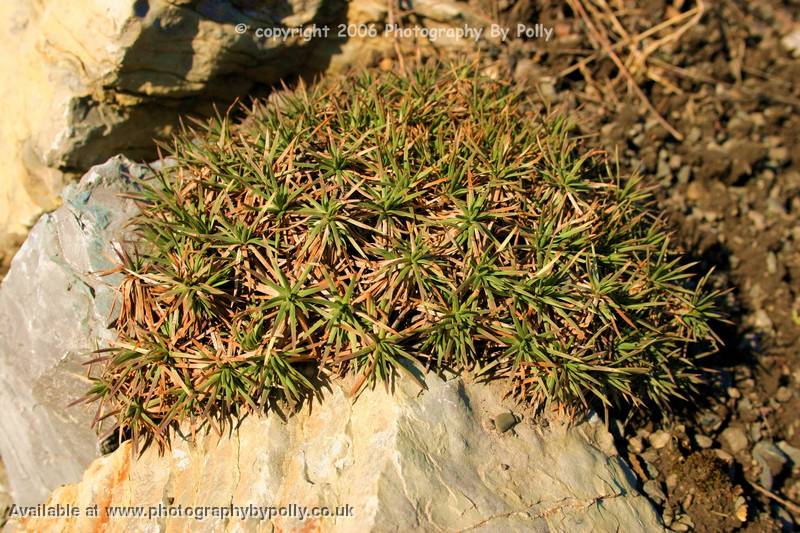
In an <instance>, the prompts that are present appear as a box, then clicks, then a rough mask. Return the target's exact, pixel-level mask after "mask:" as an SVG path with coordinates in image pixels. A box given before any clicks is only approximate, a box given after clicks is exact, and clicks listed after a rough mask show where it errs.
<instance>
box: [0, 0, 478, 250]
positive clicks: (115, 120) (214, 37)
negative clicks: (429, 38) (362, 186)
mask: <svg viewBox="0 0 800 533" xmlns="http://www.w3.org/2000/svg"><path fill="white" fill-rule="evenodd" d="M389 4H390V3H389V2H384V1H382V0H354V1H352V2H343V1H339V0H333V1H323V0H287V1H285V2H258V1H255V0H116V1H114V2H108V1H107V0H79V1H70V2H56V1H54V0H39V1H34V0H14V1H6V2H0V72H2V73H3V75H4V77H3V79H2V80H0V101H2V102H3V104H4V107H3V110H4V113H3V116H2V118H0V168H2V169H3V173H2V175H0V256H2V255H3V254H4V253H8V252H9V251H10V250H11V249H13V247H14V246H13V245H14V243H16V242H18V241H19V240H20V237H21V236H24V234H25V233H26V232H27V228H28V227H29V226H30V225H31V224H32V223H33V222H34V221H35V219H36V217H37V216H39V214H41V213H42V212H44V211H48V210H51V209H53V208H55V207H56V206H57V205H58V203H59V194H60V191H61V188H62V187H63V185H64V183H66V182H67V181H68V180H69V179H71V178H73V177H77V176H79V175H80V174H81V173H82V172H84V171H85V170H87V169H88V168H89V167H90V166H91V165H94V164H98V163H100V162H102V161H104V160H106V159H107V158H108V157H111V156H112V155H114V154H118V153H124V154H125V155H126V156H128V157H131V158H134V159H153V158H154V156H155V150H154V145H153V143H152V139H153V138H163V137H165V136H168V135H169V133H170V132H171V131H172V130H173V129H174V127H175V125H176V123H177V120H178V117H179V116H184V115H187V114H192V115H196V114H200V115H202V114H207V113H209V112H210V111H211V108H212V104H217V105H219V106H220V107H221V108H222V109H223V110H224V108H226V107H227V106H228V104H230V103H231V102H232V101H233V100H234V99H235V98H237V97H246V96H248V95H249V93H250V92H251V91H252V89H253V87H254V85H255V84H262V85H263V84H274V83H276V82H278V81H279V80H280V79H281V78H282V77H284V76H287V75H290V74H298V73H299V74H303V75H306V76H309V75H312V74H314V73H318V72H324V71H327V72H344V71H346V70H348V69H350V68H353V67H362V66H365V65H368V64H371V63H374V62H376V61H377V60H379V59H380V58H381V57H383V56H386V55H387V54H391V53H393V52H394V50H395V43H397V44H398V46H399V47H400V48H401V49H403V50H415V49H416V48H417V47H418V46H420V47H421V48H423V49H424V48H426V46H427V44H429V43H427V44H426V42H424V40H423V41H419V40H410V39H400V40H399V42H398V41H397V40H396V39H393V38H390V37H387V36H386V35H385V31H384V29H385V25H386V24H389V23H393V22H397V23H399V22H400V19H399V14H397V13H391V12H390V11H389V9H388V6H389ZM412 4H413V8H412V9H411V10H410V11H409V12H407V14H408V15H409V16H410V20H411V22H407V23H406V24H407V25H409V26H414V27H416V26H419V27H434V28H435V27H455V26H463V25H465V24H467V25H469V26H472V27H480V26H485V25H488V24H490V20H489V19H488V18H487V16H486V11H485V7H481V2H477V3H476V2H464V1H455V0H447V1H443V2H434V1H431V0H419V1H417V2H414V3H412ZM365 24H374V25H375V27H376V29H377V34H376V36H375V37H370V36H361V37H359V36H353V37H345V38H341V37H340V35H339V33H340V31H339V28H340V25H344V27H345V28H359V27H361V26H363V25H365ZM312 25H313V26H316V27H319V28H327V29H328V33H327V38H323V37H322V35H323V34H317V35H316V36H315V37H314V38H312V39H306V38H305V37H304V36H302V35H291V36H290V37H288V38H273V39H264V38H260V37H259V35H258V34H257V30H258V29H259V28H261V29H263V28H275V27H287V28H295V29H298V28H310V27H311V26H312ZM237 26H238V27H239V28H240V29H239V31H237ZM356 33H358V30H356ZM434 46H435V47H438V48H453V47H465V48H468V49H469V48H474V47H475V43H474V42H473V41H471V40H469V39H462V40H457V41H452V40H449V41H448V40H447V39H443V40H441V41H440V42H437V43H434ZM2 262H3V260H2V257H0V263H2Z"/></svg>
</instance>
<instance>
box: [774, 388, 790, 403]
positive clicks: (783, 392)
mask: <svg viewBox="0 0 800 533" xmlns="http://www.w3.org/2000/svg"><path fill="white" fill-rule="evenodd" d="M775 399H776V400H778V401H779V402H781V403H786V402H788V401H789V400H791V399H792V389H790V388H789V387H779V388H778V392H776V393H775Z"/></svg>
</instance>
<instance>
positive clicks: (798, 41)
mask: <svg viewBox="0 0 800 533" xmlns="http://www.w3.org/2000/svg"><path fill="white" fill-rule="evenodd" d="M781 44H782V45H783V46H784V48H786V49H787V50H788V51H789V52H791V53H792V55H794V57H800V25H798V26H796V27H795V28H794V29H793V30H792V31H790V32H788V33H787V34H786V35H784V36H783V39H781Z"/></svg>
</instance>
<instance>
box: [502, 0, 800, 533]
mask: <svg viewBox="0 0 800 533" xmlns="http://www.w3.org/2000/svg"><path fill="white" fill-rule="evenodd" d="M536 5H537V6H539V7H538V8H537V9H535V10H534V11H533V12H532V13H531V16H530V23H531V24H533V23H540V24H543V25H544V26H546V27H552V28H554V34H555V35H554V38H553V39H551V40H550V41H549V42H544V41H543V40H532V41H516V42H513V43H510V44H509V45H508V48H507V49H505V50H502V51H501V50H498V51H497V64H498V68H500V69H501V70H502V69H504V68H507V67H508V68H510V69H512V70H511V71H512V72H513V76H514V78H515V79H516V80H517V81H519V82H520V83H526V84H529V85H530V87H531V90H533V91H537V92H538V93H539V94H540V95H541V96H542V97H544V98H545V99H546V100H549V101H550V102H551V103H552V105H553V108H554V109H558V110H561V111H566V112H568V113H570V114H574V116H575V117H576V123H577V125H578V129H579V132H580V134H581V135H583V136H585V138H586V143H587V145H590V146H592V147H598V146H600V147H603V148H604V149H605V150H607V152H608V155H609V158H610V160H611V161H612V162H616V161H618V162H619V164H620V166H621V169H622V172H623V173H628V174H630V173H633V172H637V173H640V174H642V175H643V176H644V177H645V178H646V179H647V180H648V181H649V182H650V183H653V184H658V185H659V188H658V193H657V194H658V206H659V209H660V210H661V211H662V212H663V214H664V216H665V217H667V218H668V220H669V221H670V223H671V225H672V227H673V228H674V230H675V241H676V242H677V243H678V244H679V245H680V246H681V247H682V248H683V249H684V250H685V251H687V252H688V253H689V254H690V255H691V256H693V257H694V258H695V259H696V260H697V261H698V262H699V263H698V265H697V267H696V270H697V272H698V273H702V272H705V271H707V270H708V269H710V268H714V270H715V273H714V275H713V283H714V285H715V286H717V287H720V288H726V289H729V290H730V292H729V293H728V295H727V297H726V300H725V302H723V305H724V307H725V311H726V313H727V316H728V318H729V320H730V324H717V325H716V330H717V332H718V333H719V334H720V336H721V337H722V339H723V341H724V342H725V347H724V348H723V350H722V352H720V353H719V354H716V355H714V356H712V357H709V358H708V359H707V360H706V365H707V366H708V367H709V368H710V369H712V370H711V371H709V373H708V384H707V385H706V386H705V387H704V388H703V390H702V393H701V395H700V397H699V398H694V399H693V401H692V402H687V403H685V404H683V405H677V406H676V408H675V410H674V411H673V412H670V413H661V412H651V413H647V414H642V413H627V412H617V413H615V416H616V418H617V419H618V420H620V422H618V423H617V424H616V427H615V428H614V429H615V432H616V436H617V438H618V446H619V448H620V450H621V452H622V453H623V455H625V456H627V458H628V460H629V461H630V463H631V465H632V467H633V469H634V470H635V472H636V473H637V475H638V477H639V478H640V482H641V485H642V488H643V491H644V492H645V493H646V494H647V495H648V496H649V497H650V498H651V499H652V501H653V502H654V503H655V505H656V506H657V507H658V508H659V510H660V512H661V513H662V517H663V519H664V522H665V524H666V525H667V527H669V528H671V529H672V530H674V531H690V530H693V531H699V532H728V531H781V530H783V531H795V530H798V529H800V507H798V506H799V505H800V418H798V413H800V59H798V55H800V2H797V1H785V2H778V1H770V0H762V1H756V2H744V1H733V0H724V1H715V2H706V3H700V2H688V1H681V0H674V1H671V2H669V1H660V0H646V1H611V0H608V1H607V2H606V1H602V0H591V1H582V2H578V1H569V2H538V3H537V4H536ZM658 27H661V28H663V29H662V30H660V31H657V32H654V33H653V32H652V30H653V28H658ZM648 32H651V33H650V34H648ZM642 36H644V37H642ZM604 43H605V44H604ZM794 43H797V44H794ZM793 47H796V49H795V50H794V54H795V55H793V50H792V48H793ZM609 50H611V51H612V52H613V53H614V54H615V55H616V56H617V58H618V59H619V62H616V61H614V59H613V58H611V57H610V54H609V53H608V51H609ZM619 63H622V64H623V65H624V66H625V68H624V69H622V68H620V66H619ZM637 88H638V89H637ZM639 91H641V92H639ZM657 115H660V117H661V118H659V117H658V116H657ZM662 119H663V121H662ZM663 122H666V123H668V125H669V127H671V128H672V129H673V130H675V133H676V134H677V135H674V134H672V133H670V131H668V129H669V127H668V126H665V125H664V124H663Z"/></svg>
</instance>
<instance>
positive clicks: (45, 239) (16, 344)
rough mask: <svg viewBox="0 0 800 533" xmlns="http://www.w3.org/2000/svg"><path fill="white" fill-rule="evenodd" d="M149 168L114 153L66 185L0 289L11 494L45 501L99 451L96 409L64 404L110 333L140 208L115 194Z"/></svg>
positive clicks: (2, 449)
mask: <svg viewBox="0 0 800 533" xmlns="http://www.w3.org/2000/svg"><path fill="white" fill-rule="evenodd" d="M144 171H145V169H144V167H141V166H138V165H134V164H133V163H131V162H130V161H128V160H127V159H125V158H123V157H115V158H113V159H111V160H110V161H109V162H107V163H106V164H104V165H102V166H99V167H95V168H93V169H92V170H91V171H90V172H89V173H88V174H87V175H86V176H85V177H84V178H83V179H82V180H81V182H80V184H78V185H73V186H69V187H68V188H67V189H66V190H65V192H64V205H63V206H62V207H60V208H59V209H58V210H56V211H55V212H53V213H50V214H47V215H44V216H43V217H42V218H41V219H40V220H39V222H38V223H37V224H36V226H35V227H34V228H33V230H32V231H31V233H30V236H29V237H28V240H27V241H25V244H24V245H23V246H22V249H21V250H20V251H19V253H18V254H17V255H16V257H15V258H14V260H13V262H12V264H11V269H10V271H9V272H8V275H7V276H6V278H5V279H4V280H3V283H2V285H1V286H0V323H2V324H3V327H2V328H0V411H2V413H3V416H2V417H0V454H2V457H3V459H4V461H5V463H6V469H7V471H8V477H9V481H10V485H11V489H12V494H13V496H14V499H15V501H16V502H17V503H18V504H21V505H32V504H36V503H40V502H41V501H43V500H44V499H45V498H46V497H47V495H48V494H49V492H50V491H51V490H52V489H54V488H56V487H58V486H59V485H61V484H63V483H73V482H75V481H77V480H78V479H80V477H81V475H82V473H83V470H84V469H85V468H86V466H87V465H88V464H89V463H90V462H91V461H92V460H93V459H94V458H95V457H96V456H97V455H98V449H97V445H96V444H97V442H96V441H97V437H96V435H95V433H94V431H93V430H92V429H91V427H90V425H91V421H92V418H93V416H94V411H93V408H80V407H73V408H68V407H67V405H68V404H69V403H70V402H72V401H74V400H76V399H78V398H80V397H81V396H83V395H84V394H85V393H86V390H87V383H88V382H87V380H86V378H85V374H86V368H85V367H84V366H83V362H84V361H85V360H86V359H87V352H89V351H91V350H95V349H97V348H99V347H102V346H103V345H104V344H105V343H106V342H108V341H109V340H111V339H112V338H113V336H114V333H113V332H112V331H110V330H108V329H107V328H106V325H107V323H108V320H109V313H110V312H111V307H112V301H113V289H112V288H111V287H110V286H109V283H110V281H111V280H110V279H109V278H105V279H101V278H99V277H98V276H96V275H93V274H92V273H93V272H97V271H99V270H102V269H106V268H109V267H110V266H111V264H112V263H111V261H112V258H113V250H112V247H111V245H112V243H114V242H116V241H118V240H119V239H120V238H122V236H123V229H122V226H123V224H124V223H125V222H127V221H128V218H129V217H130V216H131V215H132V214H133V213H134V212H135V208H134V206H133V205H132V204H131V202H129V201H124V200H122V199H120V198H118V196H117V193H118V192H120V191H122V190H124V189H126V188H127V187H128V186H129V182H128V179H127V178H126V175H127V174H133V175H141V174H142V173H143V172H144Z"/></svg>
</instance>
